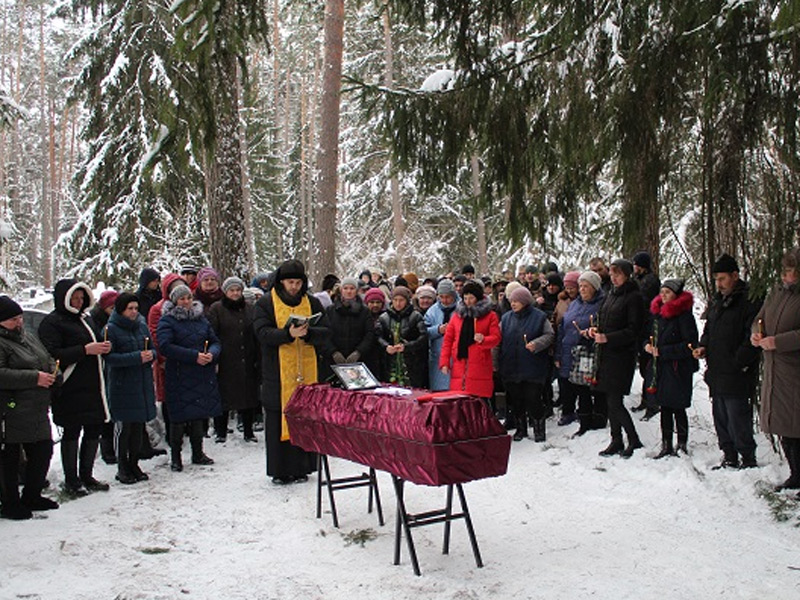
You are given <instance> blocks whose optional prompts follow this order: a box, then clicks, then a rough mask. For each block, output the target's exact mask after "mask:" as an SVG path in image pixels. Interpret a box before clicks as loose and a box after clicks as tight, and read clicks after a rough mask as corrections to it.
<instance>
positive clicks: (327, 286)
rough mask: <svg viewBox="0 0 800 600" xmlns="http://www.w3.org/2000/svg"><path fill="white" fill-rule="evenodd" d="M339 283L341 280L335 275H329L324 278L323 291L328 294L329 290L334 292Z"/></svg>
mask: <svg viewBox="0 0 800 600" xmlns="http://www.w3.org/2000/svg"><path fill="white" fill-rule="evenodd" d="M337 283H339V278H338V277H337V276H336V275H334V274H333V273H328V274H327V275H325V277H323V278H322V291H323V292H327V291H328V290H332V289H333V288H334V287H336V284H337Z"/></svg>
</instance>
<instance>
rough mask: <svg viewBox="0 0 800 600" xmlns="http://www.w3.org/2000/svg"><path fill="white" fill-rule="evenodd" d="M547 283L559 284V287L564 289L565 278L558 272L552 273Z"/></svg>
mask: <svg viewBox="0 0 800 600" xmlns="http://www.w3.org/2000/svg"><path fill="white" fill-rule="evenodd" d="M547 285H557V286H558V287H559V288H561V289H564V280H563V279H561V275H559V274H558V273H550V275H548V276H547Z"/></svg>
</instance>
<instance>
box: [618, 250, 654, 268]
mask: <svg viewBox="0 0 800 600" xmlns="http://www.w3.org/2000/svg"><path fill="white" fill-rule="evenodd" d="M651 263H652V261H651V260H650V255H649V254H648V253H647V252H645V251H644V250H641V251H640V252H637V253H636V254H634V255H633V264H635V265H636V266H637V267H642V268H643V269H649V268H650V265H651ZM612 264H613V263H612Z"/></svg>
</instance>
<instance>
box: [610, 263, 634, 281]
mask: <svg viewBox="0 0 800 600" xmlns="http://www.w3.org/2000/svg"><path fill="white" fill-rule="evenodd" d="M610 266H611V267H616V268H617V269H619V270H620V271H622V272H623V273H625V276H626V277H630V276H631V275H632V274H633V263H631V261H629V260H628V259H626V258H617V259H615V260H612V261H611V265H610Z"/></svg>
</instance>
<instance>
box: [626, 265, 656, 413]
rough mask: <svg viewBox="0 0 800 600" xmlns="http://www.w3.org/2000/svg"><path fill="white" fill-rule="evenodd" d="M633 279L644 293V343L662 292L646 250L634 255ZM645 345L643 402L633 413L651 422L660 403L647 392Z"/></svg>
mask: <svg viewBox="0 0 800 600" xmlns="http://www.w3.org/2000/svg"><path fill="white" fill-rule="evenodd" d="M632 262H633V279H634V281H636V283H637V284H638V285H639V291H640V292H641V293H642V300H643V301H644V321H643V323H642V341H643V340H644V338H645V336H646V335H647V332H648V331H650V329H651V328H652V324H653V315H652V314H650V303H651V302H653V298H655V297H656V296H658V293H659V291H661V280H660V279H659V277H658V275H656V274H655V273H654V272H653V262H652V260H651V258H650V255H649V254H648V253H647V252H645V251H644V250H642V251H640V252H637V253H636V254H634V255H633V259H632ZM643 348H644V344H640V350H639V357H638V359H639V374H640V375H641V376H642V400H641V402H640V403H639V405H638V406H635V407H633V409H632V410H633V411H634V412H636V411H640V410H644V411H645V413H644V416H643V417H642V421H649V420H650V419H652V418H653V417H654V416H655V415H657V414H658V410H659V408H658V402H656V397H655V394H650V393H648V392H647V387H648V385H649V384H648V382H647V375H648V371H649V370H650V369H651V366H650V364H651V357H650V355H649V354H648V353H647V352H645V351H644V349H643Z"/></svg>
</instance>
